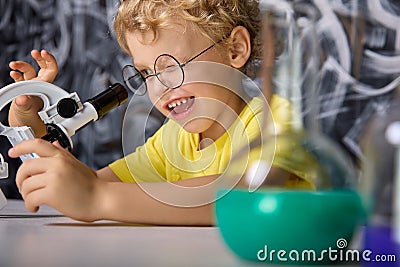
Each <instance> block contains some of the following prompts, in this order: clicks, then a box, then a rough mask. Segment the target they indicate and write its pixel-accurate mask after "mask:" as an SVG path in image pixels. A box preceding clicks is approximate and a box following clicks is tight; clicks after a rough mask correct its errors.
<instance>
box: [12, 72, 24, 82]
mask: <svg viewBox="0 0 400 267" xmlns="http://www.w3.org/2000/svg"><path fill="white" fill-rule="evenodd" d="M10 77H11V78H12V79H13V80H14V81H15V82H20V81H23V80H24V77H23V76H22V74H21V73H19V72H18V71H15V70H12V71H10Z"/></svg>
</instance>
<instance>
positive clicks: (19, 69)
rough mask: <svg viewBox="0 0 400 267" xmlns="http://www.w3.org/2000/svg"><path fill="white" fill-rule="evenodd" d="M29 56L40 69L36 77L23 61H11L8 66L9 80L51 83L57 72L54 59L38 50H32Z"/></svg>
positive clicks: (31, 68) (44, 51)
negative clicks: (9, 70) (9, 69)
mask: <svg viewBox="0 0 400 267" xmlns="http://www.w3.org/2000/svg"><path fill="white" fill-rule="evenodd" d="M31 55H32V57H33V58H34V59H35V60H36V62H37V63H38V65H39V67H40V70H39V73H38V74H37V76H36V71H35V69H34V67H33V66H32V65H31V64H29V63H27V62H24V61H12V62H10V64H9V66H10V68H11V69H12V71H11V72H10V76H11V78H13V79H14V81H16V82H20V81H27V80H38V81H43V82H49V83H52V82H53V81H54V79H55V78H56V76H57V72H58V65H57V61H56V59H55V57H54V56H53V55H52V54H50V53H49V52H47V51H46V50H42V51H40V52H39V51H38V50H32V52H31Z"/></svg>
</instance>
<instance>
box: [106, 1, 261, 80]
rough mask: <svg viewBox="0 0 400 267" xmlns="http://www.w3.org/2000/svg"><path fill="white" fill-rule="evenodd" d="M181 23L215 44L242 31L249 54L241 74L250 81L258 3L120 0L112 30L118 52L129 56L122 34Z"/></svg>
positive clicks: (255, 51) (258, 47) (257, 33)
mask: <svg viewBox="0 0 400 267" xmlns="http://www.w3.org/2000/svg"><path fill="white" fill-rule="evenodd" d="M177 19H178V20H180V19H182V20H183V21H186V22H189V23H191V24H193V25H195V26H197V29H199V30H200V32H201V33H202V34H203V35H204V36H206V37H207V38H209V39H211V40H212V41H213V42H215V43H217V42H218V41H220V40H223V41H222V42H219V45H227V46H228V45H229V39H228V38H227V37H229V36H230V33H231V31H232V30H233V28H235V27H236V26H243V27H245V28H246V29H247V30H248V31H249V33H250V38H251V45H252V52H251V56H250V58H249V60H248V62H247V64H246V65H245V66H244V67H243V69H242V71H243V72H244V73H245V74H247V75H248V76H252V77H254V76H255V75H254V71H255V70H254V68H253V66H252V65H253V64H252V63H255V62H258V60H256V59H260V57H261V42H260V39H261V38H260V29H261V22H260V18H259V3H258V0H123V1H122V2H121V5H120V6H119V8H118V13H117V15H116V17H115V21H114V27H115V32H116V36H117V40H118V42H119V44H120V46H121V48H122V49H123V50H124V51H125V52H126V53H128V54H129V49H128V46H127V43H126V39H125V34H126V33H127V32H133V31H142V32H145V31H152V32H153V33H154V36H156V34H157V30H158V29H165V28H168V27H169V26H171V24H172V23H173V22H176V20H177Z"/></svg>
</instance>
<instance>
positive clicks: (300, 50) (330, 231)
mask: <svg viewBox="0 0 400 267" xmlns="http://www.w3.org/2000/svg"><path fill="white" fill-rule="evenodd" d="M314 15H315V14H314V13H313V8H312V6H310V5H308V4H306V3H301V4H296V5H291V4H290V3H288V2H278V3H277V4H275V5H268V6H264V21H263V26H264V30H263V31H264V32H263V37H264V39H263V45H264V48H263V50H264V59H263V67H262V74H261V77H262V96H264V97H265V99H266V105H265V109H264V110H265V114H264V125H263V130H262V133H261V135H260V137H259V138H257V139H256V140H253V141H252V142H251V143H250V144H249V146H248V147H249V149H244V150H243V151H241V152H242V153H240V152H239V153H237V154H236V157H235V158H234V161H233V163H232V165H233V166H245V167H246V170H245V171H244V174H243V175H242V177H241V179H240V182H239V184H238V186H237V187H236V188H234V189H232V188H224V184H223V183H222V184H221V185H220V189H219V190H218V200H217V202H216V217H217V223H218V225H219V228H220V231H221V234H222V237H223V238H224V240H225V242H226V243H227V244H228V246H229V247H230V248H231V249H232V250H233V251H234V252H235V253H236V254H237V255H239V256H240V257H242V258H245V259H248V260H253V261H266V262H274V263H282V261H285V262H284V263H285V264H288V263H291V264H299V259H296V257H294V258H290V257H288V255H287V254H286V257H283V259H279V258H278V257H273V256H271V255H270V254H269V253H268V251H269V252H270V251H272V250H274V251H276V252H277V251H280V250H282V251H285V253H289V252H291V251H296V252H298V253H300V255H301V253H302V252H303V251H305V250H312V251H313V252H314V253H315V257H316V258H309V259H308V260H307V259H305V260H304V259H303V261H302V264H304V263H310V264H325V263H327V262H336V261H341V260H344V259H343V258H340V257H336V258H334V257H331V258H329V257H328V256H327V255H325V256H324V255H323V251H324V250H328V249H329V248H331V249H336V250H339V251H340V250H343V249H346V248H347V247H348V245H350V242H351V239H352V236H353V234H354V232H355V230H356V228H357V226H358V224H359V223H360V221H361V218H362V206H361V200H360V198H359V194H358V192H357V174H356V172H355V169H354V167H353V165H352V162H351V160H350V159H349V157H348V156H347V155H346V153H345V152H343V151H342V150H341V149H340V148H339V146H338V145H337V144H335V143H334V142H333V141H331V140H330V139H329V138H327V137H326V136H324V135H323V134H321V132H320V131H319V128H318V122H317V120H316V114H315V113H316V112H318V100H317V99H318V97H317V95H318V92H317V89H318V86H319V85H318V82H319V81H318V71H319V67H320V66H319V62H320V60H319V53H318V51H319V49H318V42H317V39H316V33H315V27H314V26H315V24H314V19H313V17H314ZM274 98H275V99H274ZM274 105H276V106H274ZM254 155H256V157H255V156H254ZM317 259H319V260H317ZM300 260H301V259H300Z"/></svg>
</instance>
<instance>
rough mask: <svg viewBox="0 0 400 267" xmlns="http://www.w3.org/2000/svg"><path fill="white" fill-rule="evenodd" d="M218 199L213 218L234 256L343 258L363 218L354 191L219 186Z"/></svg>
mask: <svg viewBox="0 0 400 267" xmlns="http://www.w3.org/2000/svg"><path fill="white" fill-rule="evenodd" d="M217 197H218V200H217V201H216V210H215V212H216V219H217V224H218V227H219V230H220V233H221V235H222V237H223V239H224V241H225V242H226V244H227V245H228V247H229V248H230V249H231V250H232V251H233V252H234V253H235V254H236V255H238V256H239V257H241V258H243V259H246V260H251V261H259V262H271V263H282V264H327V263H337V262H338V261H340V260H342V261H343V260H345V257H344V256H345V253H343V252H344V250H345V249H346V248H348V245H349V243H350V241H351V239H352V237H353V233H354V232H355V230H356V228H357V226H358V225H359V224H360V223H361V221H362V219H363V218H364V211H363V207H362V204H361V198H360V196H359V195H358V193H357V192H354V191H344V190H343V191H340V190H336V191H315V192H312V191H278V190H264V189H262V190H260V189H259V190H258V191H256V192H253V193H250V192H248V191H247V190H245V189H243V190H240V189H235V190H231V191H227V190H223V189H221V190H218V191H217ZM335 251H336V252H335ZM329 253H330V255H329ZM340 253H342V257H340ZM335 255H336V256H337V257H336V259H335Z"/></svg>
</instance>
